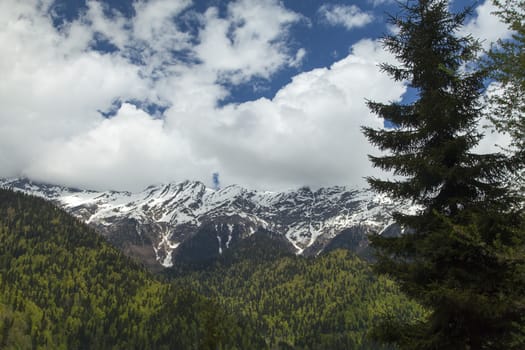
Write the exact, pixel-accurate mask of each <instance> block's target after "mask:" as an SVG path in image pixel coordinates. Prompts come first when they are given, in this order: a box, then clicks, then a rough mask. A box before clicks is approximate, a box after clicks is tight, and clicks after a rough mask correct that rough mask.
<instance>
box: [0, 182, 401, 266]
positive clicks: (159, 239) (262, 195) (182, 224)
mask: <svg viewBox="0 0 525 350" xmlns="http://www.w3.org/2000/svg"><path fill="white" fill-rule="evenodd" d="M0 186H1V187H10V188H13V189H15V190H18V191H22V192H26V193H31V194H34V195H37V196H40V197H44V198H46V199H49V200H52V201H54V202H55V203H57V204H59V205H60V206H62V207H63V208H65V209H66V210H68V211H69V212H70V213H72V214H73V215H75V216H76V217H78V218H79V219H81V220H83V221H85V222H87V223H88V224H90V225H91V226H93V227H94V228H95V229H97V230H98V231H99V232H100V233H101V234H102V235H104V236H105V237H106V238H107V239H108V240H109V241H110V242H112V243H113V244H115V245H117V246H119V247H120V248H122V249H123V250H124V251H125V252H127V253H128V254H129V255H133V256H136V257H138V258H139V259H142V260H143V261H157V262H158V263H159V264H161V265H163V266H171V265H172V264H173V263H174V261H175V260H176V258H177V255H178V251H179V250H181V249H189V248H187V247H192V248H191V249H193V250H195V251H199V249H201V250H202V249H204V250H206V251H208V253H207V256H214V255H220V254H222V253H223V252H224V251H225V250H226V249H229V248H230V247H232V246H235V245H236V244H237V243H239V242H240V241H242V240H243V239H245V238H247V237H249V236H251V235H252V234H253V233H255V232H258V231H261V232H267V233H271V235H272V236H273V237H281V238H282V239H285V240H286V241H288V242H289V243H290V244H291V246H293V247H295V250H296V253H297V254H313V255H315V254H319V253H320V252H321V251H323V249H324V248H325V247H327V246H328V245H329V244H330V242H331V241H332V240H333V239H334V238H335V237H336V236H338V235H339V234H341V233H342V232H349V231H348V230H349V229H354V231H352V232H354V233H355V232H359V234H361V236H362V237H361V238H360V239H361V240H362V241H363V242H362V244H364V245H366V246H367V244H368V243H367V239H366V235H368V234H373V233H380V232H381V231H383V230H384V229H385V228H386V227H387V226H389V225H390V224H391V223H392V220H391V213H392V212H393V211H399V210H408V209H409V207H408V206H406V205H399V204H396V203H394V202H393V201H391V200H390V199H389V198H387V197H385V196H380V195H377V194H374V193H372V192H370V191H368V190H366V189H356V188H354V189H349V188H347V187H344V186H334V187H327V188H320V189H317V190H315V191H312V189H311V188H309V187H306V186H304V187H301V188H299V189H297V190H289V191H286V192H268V191H267V192H262V191H255V190H248V189H246V188H244V187H242V186H239V185H230V186H227V187H224V188H222V189H210V188H207V187H206V186H205V185H204V184H203V183H202V182H199V181H189V180H186V181H182V182H169V183H164V184H158V185H154V186H148V187H146V188H145V189H144V190H143V191H140V192H124V191H103V192H100V191H91V190H78V189H72V188H67V187H62V186H57V185H50V184H42V183H38V182H33V181H31V180H29V179H3V180H0ZM355 230H357V231H355ZM352 239H355V237H354V238H352ZM199 242H200V243H199ZM203 242H204V243H203ZM199 244H206V245H207V246H206V247H204V246H203V247H200V248H198V246H199ZM185 247H186V248H185ZM195 247H197V248H195ZM197 255H198V254H197ZM185 256H187V255H185Z"/></svg>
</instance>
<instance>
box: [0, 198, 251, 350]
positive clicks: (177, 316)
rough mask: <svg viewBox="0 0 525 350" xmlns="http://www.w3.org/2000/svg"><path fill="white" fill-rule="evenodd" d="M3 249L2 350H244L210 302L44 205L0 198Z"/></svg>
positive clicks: (233, 327)
mask: <svg viewBox="0 0 525 350" xmlns="http://www.w3.org/2000/svg"><path fill="white" fill-rule="evenodd" d="M0 242H2V244H0V311H1V314H0V344H2V346H0V348H4V347H7V348H20V349H29V348H33V349H44V348H45V349H216V348H233V347H234V345H235V344H237V343H236V341H237V338H238V337H239V334H241V327H240V325H239V324H238V323H237V321H236V320H234V319H232V318H231V317H230V316H227V315H226V314H225V312H224V311H223V310H222V309H221V308H220V307H218V305H216V304H215V303H214V302H213V301H210V300H209V299H207V298H203V297H201V296H200V295H198V294H195V293H194V292H191V291H189V290H187V289H183V288H175V287H173V286H171V285H169V284H165V283H161V282H159V281H157V280H155V279H154V278H153V277H152V276H151V275H150V274H149V273H147V272H146V271H145V270H144V269H143V268H142V267H140V266H139V265H137V264H136V263H134V262H132V261H131V260H129V259H128V258H126V257H125V256H123V255H122V254H121V253H120V252H118V251H116V249H114V248H113V247H111V246H110V245H108V244H107V243H106V242H105V241H104V239H103V238H101V237H100V236H99V235H97V234H96V233H95V232H93V231H92V230H91V229H89V228H87V226H85V225H84V224H82V223H80V222H79V221H77V220H75V219H73V218H71V217H70V216H69V215H68V214H67V213H65V212H64V211H62V210H60V209H58V208H56V207H55V206H53V205H51V204H49V203H47V202H45V201H44V200H42V199H38V198H33V197H29V196H26V195H23V194H20V193H13V192H10V191H6V190H0ZM250 337H252V338H253V339H255V341H256V339H257V338H256V336H255V335H252V334H250Z"/></svg>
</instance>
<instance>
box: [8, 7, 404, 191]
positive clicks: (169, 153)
mask: <svg viewBox="0 0 525 350" xmlns="http://www.w3.org/2000/svg"><path fill="white" fill-rule="evenodd" d="M50 4H51V2H48V3H47V5H45V6H44V5H43V3H41V6H37V4H36V3H35V2H33V1H29V0H27V1H19V0H5V1H2V2H0V42H2V46H1V48H0V51H1V52H0V76H2V79H1V80H0V104H1V106H2V108H1V109H0V125H1V127H0V164H1V165H2V166H1V167H0V176H19V175H26V176H30V177H32V178H34V179H36V180H43V181H48V182H55V183H57V182H58V183H64V184H67V185H72V186H78V187H88V188H95V189H108V188H112V189H128V190H139V189H141V188H143V187H145V186H147V185H149V184H151V183H158V182H165V181H171V180H173V181H179V180H184V179H194V180H201V181H204V182H206V183H208V184H209V182H210V179H211V174H212V173H214V172H219V173H220V174H221V180H222V181H221V182H223V184H224V185H227V184H231V183H238V184H241V185H245V186H249V187H253V188H261V189H284V188H288V187H298V186H300V185H305V184H306V185H311V186H313V187H317V186H323V185H334V184H349V185H359V184H364V180H363V177H364V176H368V175H373V174H374V170H373V169H371V167H370V164H369V162H368V160H367V154H369V153H372V154H374V153H375V154H377V152H376V151H375V150H374V149H373V148H372V147H371V146H370V145H369V144H368V142H367V141H366V140H365V138H364V137H363V135H362V134H361V132H360V126H362V125H372V126H376V127H381V126H382V123H383V121H382V120H379V119H378V118H377V117H375V116H373V115H371V114H370V113H369V111H368V109H367V108H366V105H365V99H367V98H368V99H374V100H380V101H385V102H386V101H398V100H400V99H401V97H402V95H403V93H404V91H405V87H404V86H403V84H401V83H398V82H393V81H392V80H391V79H390V78H389V77H388V76H386V75H385V74H384V73H382V72H380V70H379V68H378V66H377V65H378V63H380V62H392V61H393V58H392V56H391V55H389V54H387V53H385V52H384V50H383V49H382V48H381V47H380V45H379V44H378V42H376V41H373V40H361V41H359V42H357V43H355V44H354V45H353V46H352V48H351V51H350V52H349V53H348V55H347V56H346V57H345V58H343V59H341V60H339V61H337V62H335V63H333V64H332V65H330V66H329V67H325V68H323V67H321V68H317V69H313V70H310V71H306V72H303V73H300V74H297V75H296V76H295V77H293V78H292V80H291V81H290V82H289V83H288V84H287V85H285V86H283V87H282V88H280V89H279V90H278V91H277V93H276V94H275V96H273V97H271V98H261V99H257V100H254V101H246V102H242V103H231V104H226V105H221V104H220V103H219V101H222V100H224V98H225V97H227V96H228V94H229V93H230V91H229V90H228V86H230V85H231V84H234V85H235V84H246V83H247V82H250V81H252V79H254V78H257V79H272V77H273V76H274V74H276V73H277V72H279V71H280V70H281V69H283V68H286V67H300V66H301V62H302V60H303V58H304V57H305V55H307V53H306V50H305V49H304V48H301V47H299V48H295V49H291V47H292V45H289V44H290V40H292V38H291V37H290V35H291V29H292V28H293V26H294V25H298V23H304V18H302V16H301V15H300V14H297V13H295V12H293V11H291V10H289V9H287V8H285V7H284V6H283V5H282V3H281V2H279V1H277V0H266V1H259V0H237V1H232V2H230V3H229V4H228V5H227V6H226V7H225V8H223V9H221V10H219V9H218V8H215V7H213V6H212V7H210V8H208V9H206V10H205V11H203V12H196V10H195V9H194V8H193V4H192V2H191V1H189V0H187V1H167V0H155V1H137V2H135V3H134V6H135V10H136V15H135V16H132V17H125V16H124V15H121V14H119V13H117V12H114V13H111V15H108V9H107V8H105V7H104V4H103V3H102V2H97V1H88V2H87V7H86V10H85V11H84V12H83V13H82V14H81V15H80V17H79V18H78V19H76V20H74V21H72V22H69V23H65V25H63V26H61V27H59V28H57V27H55V26H53V21H52V18H51V15H50V12H49V6H50ZM348 11H350V13H353V14H354V17H359V16H360V15H361V14H362V13H361V12H359V11H358V10H348ZM348 11H347V12H348ZM352 11H354V12H352ZM332 12H333V11H332ZM342 13H346V12H344V11H343V12H342ZM363 18H365V17H363ZM360 21H361V22H353V23H354V24H352V25H353V26H359V25H364V24H359V23H365V22H366V21H368V19H366V18H365V19H361V20H360ZM188 23H189V25H188ZM356 23H357V24H356ZM184 24H185V25H184ZM341 24H342V23H341ZM344 25H345V26H346V24H344ZM349 25H350V24H349ZM188 27H191V30H188ZM100 38H103V39H104V40H105V41H107V42H108V43H110V44H111V45H113V46H114V47H115V49H114V50H112V51H102V52H101V51H97V49H96V46H97V43H98V40H99V39H100ZM295 46H297V45H295ZM174 53H175V54H174ZM147 104H156V105H162V106H163V110H164V112H163V113H162V115H159V114H156V113H153V112H152V113H148V111H147V109H146V108H144V107H141V106H143V105H147ZM141 108H142V109H141ZM108 110H114V112H115V115H113V116H111V117H109V118H108V117H107V115H106V116H104V115H103V114H102V113H100V111H108ZM210 185H211V184H210Z"/></svg>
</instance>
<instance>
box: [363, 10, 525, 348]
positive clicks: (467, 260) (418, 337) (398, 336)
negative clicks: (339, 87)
mask: <svg viewBox="0 0 525 350" xmlns="http://www.w3.org/2000/svg"><path fill="white" fill-rule="evenodd" d="M448 6H449V4H448V1H444V0H421V1H408V2H407V3H406V5H405V6H404V7H403V11H404V12H403V13H402V15H401V16H400V17H395V18H393V19H392V22H393V23H394V24H395V25H397V26H398V28H399V30H400V31H399V33H398V34H396V35H392V36H388V37H386V38H385V39H384V45H385V46H386V48H387V49H389V50H390V51H391V52H392V53H394V54H395V55H396V56H397V58H398V59H399V61H400V62H401V66H399V67H398V66H392V65H383V67H382V68H383V69H384V71H386V72H387V73H389V74H390V75H391V76H392V77H393V78H394V79H396V80H407V81H408V82H409V85H410V86H411V87H412V88H414V89H416V90H417V91H418V98H417V100H416V101H415V102H414V103H412V104H407V105H401V104H396V103H392V104H382V103H375V102H369V107H370V109H371V110H372V111H373V112H374V113H376V114H378V115H379V116H380V117H383V118H385V119H387V120H390V121H391V122H393V123H394V124H395V125H396V129H392V130H383V129H381V130H375V129H370V128H364V133H365V135H366V136H367V137H368V139H369V140H370V142H371V143H373V144H374V145H376V146H377V147H378V148H379V149H380V150H382V151H388V152H390V154H388V155H386V156H381V157H370V159H371V161H372V163H373V165H374V166H376V167H379V168H381V169H383V170H387V171H392V172H393V173H394V174H395V175H397V180H394V181H387V180H381V179H377V178H370V179H369V183H370V185H371V186H372V188H373V189H375V190H376V191H379V192H384V193H387V194H390V195H391V196H393V197H395V198H400V199H409V200H412V201H414V202H415V203H417V204H419V205H421V207H422V210H420V211H419V212H418V213H416V214H415V215H402V214H399V213H398V214H396V215H395V219H396V221H397V222H398V223H399V224H400V225H401V226H403V227H405V228H410V231H408V232H407V233H406V234H404V235H403V236H401V237H381V236H377V237H374V238H373V246H374V248H375V249H376V250H377V258H378V263H377V264H376V266H375V267H376V269H377V271H379V272H381V273H386V274H389V275H390V276H392V277H393V278H394V279H395V280H396V281H398V282H399V285H400V287H401V290H402V291H403V292H405V293H406V294H407V295H408V296H410V297H412V298H414V299H415V300H417V301H418V302H420V303H421V304H422V305H423V306H425V307H427V308H428V309H429V310H430V311H431V312H430V314H429V315H428V317H427V318H426V320H424V321H421V322H412V323H406V322H398V320H392V319H391V320H388V319H387V320H385V323H384V324H383V326H381V327H377V328H376V329H375V335H376V336H377V337H378V338H380V339H383V340H386V341H390V342H395V343H397V344H398V345H400V346H401V347H402V348H406V349H503V348H505V349H511V348H516V349H522V348H523V347H524V346H525V343H524V342H523V339H524V336H525V329H524V319H523V315H524V314H525V304H524V295H525V280H524V277H523V276H524V275H523V272H524V267H525V255H524V244H525V237H524V236H525V235H524V232H525V231H524V225H523V219H524V218H523V212H522V211H521V212H520V211H519V209H516V208H518V206H517V205H516V203H517V202H518V201H517V200H516V198H511V196H510V195H509V193H508V191H507V189H506V188H505V186H504V184H503V181H504V180H505V178H506V176H507V175H508V173H509V172H510V171H512V170H513V162H512V160H509V159H508V158H506V157H505V156H504V155H502V154H489V155H478V154H474V153H472V152H471V149H472V148H473V147H474V146H476V145H477V143H478V141H479V140H480V138H481V135H480V134H479V133H478V132H477V131H476V128H477V123H478V121H479V119H480V117H481V115H482V110H481V107H480V104H479V100H480V96H481V92H482V88H483V84H482V82H483V78H484V77H485V73H484V72H483V71H472V70H471V69H470V68H469V64H470V63H471V62H472V60H473V59H474V57H475V53H476V51H477V49H478V45H477V44H476V42H475V41H473V40H472V38H470V37H457V36H456V33H457V32H458V30H459V28H460V27H461V25H462V23H463V20H464V18H465V16H466V14H467V13H468V12H467V11H466V12H462V13H459V14H451V13H449V11H448Z"/></svg>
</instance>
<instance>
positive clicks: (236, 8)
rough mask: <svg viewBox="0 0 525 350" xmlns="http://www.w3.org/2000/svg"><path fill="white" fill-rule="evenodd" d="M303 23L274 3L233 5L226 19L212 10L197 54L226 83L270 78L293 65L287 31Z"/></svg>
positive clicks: (253, 1) (248, 0)
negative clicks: (290, 27) (289, 27)
mask: <svg viewBox="0 0 525 350" xmlns="http://www.w3.org/2000/svg"><path fill="white" fill-rule="evenodd" d="M299 20H300V16H299V15H297V14H296V13H294V12H291V11H289V10H287V9H285V8H284V7H283V6H282V5H281V4H280V3H279V2H277V1H273V0H272V1H256V0H240V1H236V2H232V3H230V4H229V5H228V15H227V17H226V18H220V17H219V15H218V9H216V8H210V9H208V11H206V13H205V15H204V21H205V23H206V26H205V27H204V28H203V30H202V31H201V32H200V35H199V39H200V43H199V45H197V46H196V47H195V52H196V54H197V57H198V58H199V59H201V60H202V61H203V62H205V65H206V67H207V68H208V69H211V70H212V71H217V72H218V73H219V75H220V77H221V78H222V79H228V80H232V81H233V82H235V83H238V82H241V81H246V80H248V79H250V78H251V77H253V76H259V77H262V78H269V77H270V76H271V75H272V74H273V73H275V72H276V71H277V70H279V69H280V68H282V67H283V66H285V65H287V64H288V63H289V62H293V60H292V61H290V59H289V57H290V52H289V50H288V49H287V48H286V45H285V44H286V39H287V38H286V28H287V26H289V25H290V24H292V23H295V22H297V21H299ZM292 57H293V56H292Z"/></svg>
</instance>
